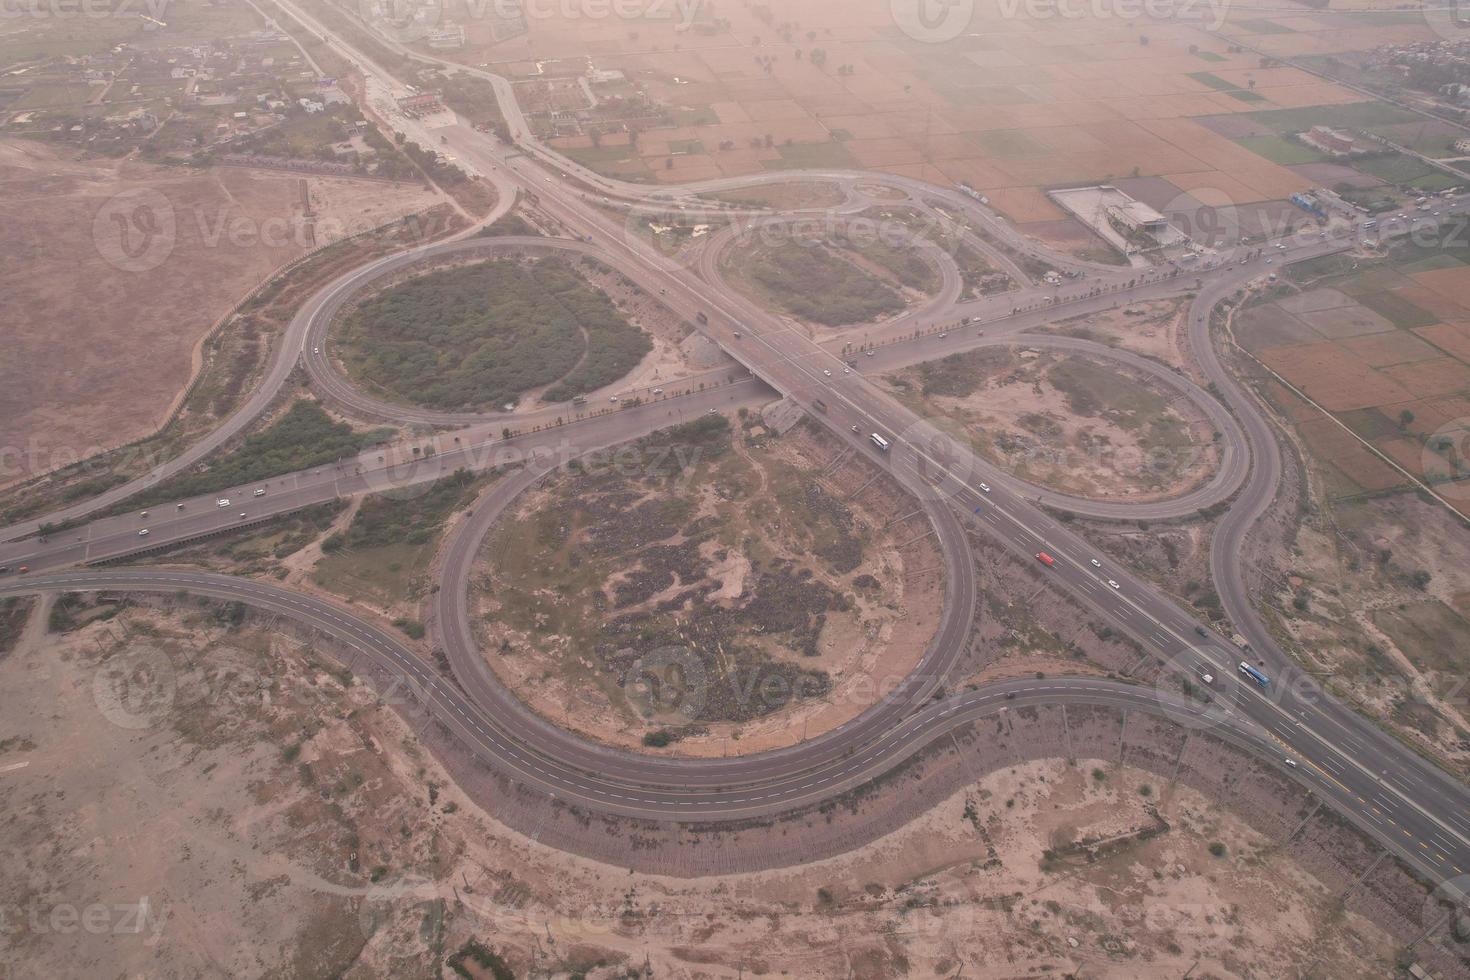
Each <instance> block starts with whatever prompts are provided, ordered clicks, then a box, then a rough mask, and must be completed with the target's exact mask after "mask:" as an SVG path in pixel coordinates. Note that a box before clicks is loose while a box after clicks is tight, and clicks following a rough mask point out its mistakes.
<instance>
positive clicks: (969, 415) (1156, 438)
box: [885, 338, 1218, 501]
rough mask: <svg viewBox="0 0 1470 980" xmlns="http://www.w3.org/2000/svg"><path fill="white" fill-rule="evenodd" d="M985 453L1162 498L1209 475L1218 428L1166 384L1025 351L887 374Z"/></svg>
mask: <svg viewBox="0 0 1470 980" xmlns="http://www.w3.org/2000/svg"><path fill="white" fill-rule="evenodd" d="M885 382H886V384H887V386H888V387H889V389H890V390H891V391H893V392H894V393H895V394H896V395H897V396H899V397H900V398H903V399H904V400H905V401H906V402H908V403H909V404H910V405H911V406H912V407H914V408H915V410H916V411H919V412H920V413H921V414H923V415H924V416H926V417H928V418H932V419H943V420H947V422H948V423H949V424H950V425H951V426H952V427H953V428H954V429H955V431H956V432H957V433H961V434H963V436H964V437H965V438H967V439H968V440H969V442H970V443H971V444H972V445H973V446H974V447H975V449H976V450H977V451H978V452H980V453H981V454H983V455H984V456H985V457H986V458H987V459H990V460H992V461H994V462H996V463H1000V464H1002V465H1004V466H1006V467H1008V468H1009V469H1010V470H1011V471H1012V472H1014V473H1015V474H1016V475H1017V476H1020V477H1022V478H1024V479H1027V480H1031V481H1034V482H1037V483H1040V484H1043V485H1045V486H1047V487H1050V488H1052V489H1054V490H1059V491H1064V492H1067V493H1073V494H1078V495H1081V496H1085V497H1093V498H1128V499H1131V500H1137V501H1145V500H1159V499H1167V498H1169V497H1173V496H1177V495H1179V494H1181V493H1184V492H1187V491H1188V490H1190V489H1192V488H1194V487H1196V486H1199V485H1201V484H1202V483H1204V482H1205V481H1206V480H1208V479H1209V478H1210V476H1211V474H1212V473H1213V472H1214V470H1215V467H1216V465H1217V464H1218V454H1217V452H1216V450H1215V448H1214V444H1213V435H1214V426H1213V424H1212V423H1211V422H1210V421H1209V420H1208V419H1207V418H1206V417H1205V415H1204V413H1203V412H1201V411H1200V410H1199V408H1198V407H1197V406H1196V405H1194V404H1193V403H1192V402H1190V401H1188V400H1187V399H1185V398H1183V397H1181V396H1179V395H1178V394H1177V393H1176V392H1174V391H1173V390H1172V389H1166V388H1164V387H1162V386H1161V385H1159V384H1158V383H1157V382H1155V381H1153V380H1152V379H1150V378H1148V377H1147V376H1146V375H1143V374H1142V373H1141V372H1138V371H1134V370H1131V369H1128V368H1126V367H1122V366H1115V365H1113V364H1109V363H1107V362H1097V361H1094V360H1093V359H1091V358H1085V357H1082V356H1072V355H1061V354H1055V353H1052V352H1048V351H1045V350H1039V349H1034V348H1033V349H1028V348H1026V346H1025V343H1024V338H1020V340H1019V341H1018V344H1017V346H1016V347H1014V348H1010V349H1000V348H994V349H985V350H980V351H975V352H972V353H968V354H962V355H957V356H956V357H952V358H946V359H944V360H942V361H937V362H930V363H926V364H922V365H919V366H917V367H913V368H908V369H905V370H903V371H900V372H897V373H895V374H893V375H890V376H889V377H887V378H886V379H885Z"/></svg>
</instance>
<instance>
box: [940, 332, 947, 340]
mask: <svg viewBox="0 0 1470 980" xmlns="http://www.w3.org/2000/svg"><path fill="white" fill-rule="evenodd" d="M948 336H949V334H947V333H942V334H940V335H939V339H940V340H943V339H944V338H945V337H948Z"/></svg>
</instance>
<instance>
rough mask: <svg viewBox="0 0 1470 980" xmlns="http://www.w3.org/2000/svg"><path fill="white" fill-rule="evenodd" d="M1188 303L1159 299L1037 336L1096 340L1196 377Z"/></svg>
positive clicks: (1095, 315) (1071, 322)
mask: <svg viewBox="0 0 1470 980" xmlns="http://www.w3.org/2000/svg"><path fill="white" fill-rule="evenodd" d="M1188 305H1189V301H1188V300H1173V299H1157V300H1149V301H1147V302H1142V303H1129V304H1128V305H1127V306H1124V307H1120V308H1118V309H1112V310H1104V311H1102V312H1101V313H1093V314H1091V315H1089V316H1085V317H1076V318H1073V319H1070V320H1063V321H1062V322H1061V323H1057V324H1054V325H1052V326H1050V327H1046V328H1044V329H1042V330H1038V331H1037V333H1060V334H1067V335H1069V336H1074V337H1082V338H1084V339H1087V340H1096V341H1098V342H1099V343H1103V344H1107V345H1108V346H1109V347H1118V348H1121V349H1122V350H1127V351H1132V352H1133V353H1135V354H1142V355H1143V356H1145V357H1150V358H1153V359H1154V360H1156V361H1158V362H1160V363H1162V364H1167V365H1169V366H1170V367H1176V368H1179V369H1180V370H1182V371H1184V372H1185V373H1186V374H1188V375H1189V376H1190V377H1197V372H1196V371H1195V368H1194V361H1193V358H1192V357H1191V356H1190V354H1189V337H1188V334H1187V333H1186V332H1185V329H1184V313H1185V310H1186V309H1187V308H1188Z"/></svg>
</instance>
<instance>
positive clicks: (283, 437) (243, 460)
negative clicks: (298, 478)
mask: <svg viewBox="0 0 1470 980" xmlns="http://www.w3.org/2000/svg"><path fill="white" fill-rule="evenodd" d="M392 434H393V433H392V430H391V429H375V430H373V431H371V432H355V431H353V428H352V426H350V425H348V424H347V423H346V422H334V421H333V420H332V417H331V416H330V415H328V414H327V413H326V411H325V410H323V408H322V407H321V406H320V405H318V404H317V403H316V402H313V401H304V400H303V401H298V402H296V403H295V404H293V405H292V406H291V408H290V409H289V410H288V411H287V412H286V414H285V415H283V416H281V417H280V418H279V419H277V420H276V421H274V422H272V423H271V424H270V425H269V426H267V427H266V428H265V429H264V430H262V431H260V432H257V433H255V434H254V435H250V436H246V437H245V439H244V441H243V442H242V443H241V444H240V447H239V448H238V449H236V450H234V451H233V452H230V453H228V454H226V455H225V456H223V457H221V458H219V459H217V460H213V461H211V462H210V463H209V469H207V470H205V471H204V472H202V473H192V472H191V473H181V474H179V475H178V476H175V477H173V478H172V479H169V480H165V481H164V482H163V483H160V484H158V485H157V486H155V487H153V488H152V489H149V490H144V491H143V492H142V493H140V494H138V496H136V497H133V498H132V499H131V500H129V501H127V502H126V503H125V504H124V505H121V508H120V509H121V510H137V509H138V508H141V507H147V506H150V505H151V504H155V503H158V502H159V501H163V500H173V499H175V498H178V497H192V496H195V495H197V494H201V493H211V492H213V491H215V490H220V489H223V488H225V487H234V486H239V485H240V484H242V483H256V482H258V481H260V480H268V479H270V478H271V477H273V476H280V475H281V474H283V473H294V472H296V471H297V470H305V469H310V468H311V467H313V466H321V465H323V464H325V463H335V462H336V461H337V460H339V459H346V458H348V457H350V456H356V455H357V454H358V453H359V452H361V451H362V450H364V449H366V448H367V447H368V446H375V445H378V444H380V443H383V442H386V441H387V440H388V438H389V436H391V435H392ZM113 512H114V513H116V512H118V510H117V509H115V510H114V511H113Z"/></svg>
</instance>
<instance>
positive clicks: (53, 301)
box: [0, 141, 436, 483]
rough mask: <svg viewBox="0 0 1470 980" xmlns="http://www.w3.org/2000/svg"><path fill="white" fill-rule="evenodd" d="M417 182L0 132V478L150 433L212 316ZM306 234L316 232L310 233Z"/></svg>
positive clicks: (385, 212)
mask: <svg viewBox="0 0 1470 980" xmlns="http://www.w3.org/2000/svg"><path fill="white" fill-rule="evenodd" d="M435 201H436V198H435V197H434V196H433V195H432V194H430V193H427V192H425V191H423V190H422V189H421V188H420V187H419V186H418V185H417V184H403V185H394V184H386V183H381V182H365V181H352V180H345V179H340V178H317V177H306V178H303V177H296V176H284V175H281V174H266V173H263V172H256V171H250V170H241V169H234V168H218V169H215V170H209V171H203V172H196V171H187V170H180V169H177V168H165V167H153V166H149V165H144V164H140V163H136V162H128V161H124V162H119V161H99V160H85V161H84V160H80V159H77V158H75V157H74V156H73V155H71V154H69V153H67V152H63V151H58V150H56V149H54V148H51V147H46V146H41V145H38V144H33V143H25V142H15V141H11V142H5V143H0V220H3V221H4V222H5V224H6V226H7V227H9V228H12V229H17V230H18V231H19V232H20V233H19V234H14V235H10V236H7V238H6V242H7V245H6V246H5V247H4V251H3V253H0V254H3V259H4V262H3V264H4V272H3V273H0V291H3V292H4V294H5V296H6V301H7V310H8V315H7V317H6V320H7V325H8V330H7V336H6V339H7V341H8V356H7V357H6V358H4V360H3V362H0V420H3V421H0V446H3V447H6V450H7V452H6V454H5V460H4V462H5V468H4V471H3V472H0V483H11V482H14V481H16V480H19V479H23V478H25V477H28V476H31V475H34V474H36V473H40V472H46V471H48V470H50V469H53V468H55V467H57V466H61V465H65V464H67V463H68V462H72V461H74V460H75V459H77V458H81V457H85V456H88V455H90V454H91V453H92V452H95V451H96V450H97V449H99V448H109V447H112V446H116V445H120V444H122V443H126V442H128V441H130V440H132V439H135V438H138V437H140V436H143V435H146V434H148V433H149V432H151V431H152V430H153V429H154V428H155V427H156V426H157V425H158V424H159V423H160V422H161V421H162V420H163V417H164V416H165V415H166V414H167V413H168V412H169V410H170V408H171V407H172V405H173V403H174V400H175V398H176V397H177V396H178V395H179V393H180V391H181V390H182V389H183V387H184V386H185V384H186V383H187V382H188V380H189V378H190V376H191V375H192V374H193V373H194V371H195V370H196V369H197V367H198V365H199V363H200V351H199V350H198V345H199V342H200V340H201V339H202V338H203V337H204V335H205V333H206V332H207V331H208V330H209V329H210V328H211V327H212V326H213V325H214V323H215V321H216V320H217V319H218V318H219V317H220V316H222V315H224V314H225V313H227V312H228V311H229V310H230V309H231V308H232V307H233V306H234V305H235V303H237V302H238V301H239V300H240V299H241V298H242V297H243V296H244V295H245V294H246V293H247V292H248V291H249V290H250V289H251V288H253V287H254V286H256V285H257V284H258V283H259V282H260V281H261V280H263V279H264V278H266V277H267V276H268V275H269V274H270V273H271V272H272V271H273V270H275V269H277V268H279V267H280V266H282V265H284V264H285V263H287V262H289V261H290V260H292V259H294V258H296V257H298V256H300V255H302V254H304V253H305V252H306V251H308V250H309V249H310V248H311V247H312V246H313V244H315V243H318V242H320V241H324V240H326V239H327V238H329V237H331V236H332V235H333V233H334V232H335V233H336V234H338V235H340V233H341V232H342V231H343V230H348V231H360V230H366V229H367V228H370V227H373V226H375V225H377V224H381V223H382V222H383V221H386V220H389V219H391V218H396V217H399V216H402V215H405V214H410V213H413V212H416V211H419V210H422V209H423V208H425V207H428V206H430V205H432V204H433V203H434V202H435ZM318 233H320V235H318Z"/></svg>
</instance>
